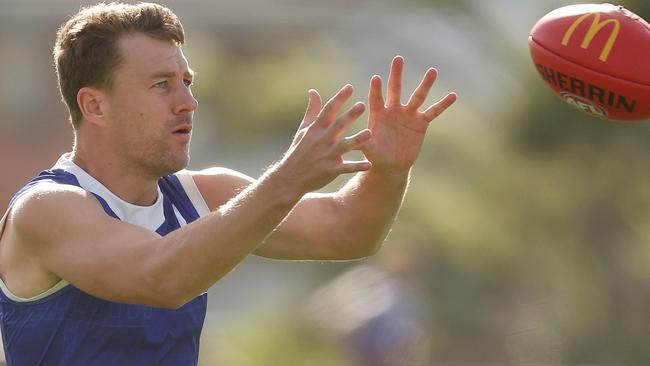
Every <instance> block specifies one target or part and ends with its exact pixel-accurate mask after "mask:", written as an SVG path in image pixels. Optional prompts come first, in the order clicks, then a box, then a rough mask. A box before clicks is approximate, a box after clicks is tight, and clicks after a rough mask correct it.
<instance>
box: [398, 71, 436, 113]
mask: <svg viewBox="0 0 650 366" xmlns="http://www.w3.org/2000/svg"><path fill="white" fill-rule="evenodd" d="M437 76H438V70H436V69H434V68H430V69H429V70H427V72H426V73H424V77H422V81H420V85H418V87H417V88H415V90H414V91H413V94H411V98H409V101H408V102H407V103H406V106H407V107H408V108H410V109H414V110H417V109H418V108H420V106H421V105H422V103H424V101H425V100H426V99H427V95H428V94H429V90H431V86H433V82H434V81H436V77H437Z"/></svg>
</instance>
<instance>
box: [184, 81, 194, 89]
mask: <svg viewBox="0 0 650 366" xmlns="http://www.w3.org/2000/svg"><path fill="white" fill-rule="evenodd" d="M183 82H184V83H185V86H187V87H188V88H189V87H190V86H192V85H194V82H193V81H192V80H189V79H185V80H183Z"/></svg>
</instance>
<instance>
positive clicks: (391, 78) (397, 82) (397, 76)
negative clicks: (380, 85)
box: [386, 56, 404, 106]
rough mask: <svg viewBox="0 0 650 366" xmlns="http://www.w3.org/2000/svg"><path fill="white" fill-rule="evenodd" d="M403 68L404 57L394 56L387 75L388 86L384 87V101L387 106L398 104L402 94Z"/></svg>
mask: <svg viewBox="0 0 650 366" xmlns="http://www.w3.org/2000/svg"><path fill="white" fill-rule="evenodd" d="M403 69H404V59H403V58H402V56H395V58H393V62H392V63H391V66H390V75H388V86H387V87H386V102H387V105H388V106H398V105H400V98H401V96H402V70H403Z"/></svg>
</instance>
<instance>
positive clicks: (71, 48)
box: [54, 3, 185, 129]
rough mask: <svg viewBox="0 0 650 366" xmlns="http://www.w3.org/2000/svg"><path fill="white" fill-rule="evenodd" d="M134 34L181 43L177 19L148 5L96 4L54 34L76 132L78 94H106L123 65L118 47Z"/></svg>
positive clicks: (64, 92)
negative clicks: (88, 90)
mask: <svg viewBox="0 0 650 366" xmlns="http://www.w3.org/2000/svg"><path fill="white" fill-rule="evenodd" d="M134 33H142V34H146V35H148V36H150V37H153V38H156V39H161V40H169V41H172V42H174V43H176V44H177V45H178V46H181V45H182V44H183V43H184V42H185V33H184V31H183V26H182V25H181V22H180V21H179V20H178V17H177V16H176V14H174V13H173V12H172V11H171V10H169V9H168V8H166V7H164V6H162V5H159V4H153V3H139V4H137V5H130V4H123V3H110V4H105V3H100V4H97V5H94V6H90V7H85V8H81V10H79V12H78V13H77V14H76V15H74V16H73V17H72V18H70V20H68V21H67V22H66V23H65V24H63V25H62V26H61V28H59V31H58V33H57V38H56V43H55V45H54V65H55V67H56V74H57V78H58V82H59V90H60V92H61V97H62V99H63V102H64V103H65V104H66V106H67V107H68V111H69V112H70V122H71V123H72V126H73V127H74V128H75V129H77V128H78V127H79V124H80V123H81V120H82V117H83V116H82V114H81V110H80V109H79V105H78V104H77V93H79V90H80V89H81V88H83V87H85V86H92V87H97V88H103V89H109V90H110V88H111V86H112V82H113V74H114V72H115V70H116V69H117V67H118V66H119V64H120V62H121V60H122V58H121V55H120V50H119V45H118V41H119V39H120V37H122V36H124V35H129V34H134Z"/></svg>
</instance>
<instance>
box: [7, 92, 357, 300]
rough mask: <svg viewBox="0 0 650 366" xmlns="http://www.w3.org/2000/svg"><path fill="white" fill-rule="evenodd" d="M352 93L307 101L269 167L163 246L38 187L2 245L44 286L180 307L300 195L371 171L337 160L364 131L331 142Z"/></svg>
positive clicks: (83, 195) (56, 190)
mask: <svg viewBox="0 0 650 366" xmlns="http://www.w3.org/2000/svg"><path fill="white" fill-rule="evenodd" d="M351 92H352V88H351V87H344V88H343V89H341V90H340V91H339V93H337V95H335V96H334V97H333V98H332V99H330V101H328V103H326V104H325V106H324V107H323V108H322V109H321V108H320V100H319V99H318V98H316V97H315V96H314V94H313V93H312V94H311V98H312V99H311V102H312V103H316V104H317V105H318V108H313V105H312V108H311V109H309V108H308V111H310V110H311V111H312V112H311V113H307V114H306V116H305V119H304V120H303V122H302V123H301V125H300V128H299V130H298V132H297V134H296V137H295V138H294V141H293V143H292V144H291V147H290V149H289V151H288V152H287V153H286V154H285V156H284V158H283V159H282V160H281V161H280V162H279V163H278V164H276V165H275V166H274V167H272V168H270V169H269V170H268V171H267V172H265V173H264V174H263V175H262V177H260V178H259V179H258V180H257V181H255V182H254V183H253V184H251V185H249V186H248V187H246V189H244V190H243V191H242V192H240V193H239V194H238V195H237V196H235V197H234V198H233V199H231V200H230V201H228V203H226V204H225V205H223V206H221V207H220V208H219V209H218V210H216V211H214V212H212V213H210V214H209V215H207V216H205V217H203V218H201V219H199V220H197V221H194V222H192V223H190V224H188V225H186V226H183V227H181V228H180V229H178V230H175V231H173V232H171V233H169V234H168V235H165V236H164V237H160V236H159V235H157V234H156V233H154V232H151V231H149V230H146V229H143V228H140V227H137V226H135V225H131V224H128V223H125V222H122V221H119V220H116V219H113V218H111V217H109V216H108V215H106V214H105V213H104V211H103V209H102V208H101V206H100V204H99V203H98V202H97V200H96V199H95V198H94V197H93V196H92V195H91V194H89V193H88V192H86V191H84V190H83V189H81V188H77V187H74V186H65V185H56V184H50V183H41V184H39V185H38V186H36V187H35V188H33V189H32V190H30V191H29V192H28V193H27V194H25V195H24V196H22V197H21V198H19V199H18V200H17V201H16V202H15V203H14V205H13V207H12V210H11V213H10V216H9V218H8V221H7V229H8V230H7V231H8V233H5V234H7V235H8V236H9V239H10V243H9V244H10V246H11V247H12V249H14V250H18V251H19V252H20V253H21V257H23V258H29V260H28V262H29V263H30V265H31V266H35V267H37V269H38V271H36V272H37V273H38V272H39V271H40V272H42V273H43V275H42V276H41V277H43V278H47V277H48V275H49V278H61V279H64V280H66V281H67V282H69V283H71V284H73V285H74V286H76V287H78V288H79V289H81V290H83V291H85V292H87V293H90V294H92V295H94V296H97V297H100V298H103V299H107V300H112V301H119V302H126V303H136V304H146V305H153V306H158V307H169V308H175V307H179V306H181V305H183V304H184V303H186V302H187V301H189V300H191V299H193V298H194V297H196V296H197V295H199V294H201V293H202V292H204V291H206V290H207V289H208V288H209V287H210V286H212V285H213V284H214V283H215V282H216V281H217V280H219V279H220V278H221V277H223V276H224V275H225V274H226V273H228V272H229V271H230V270H231V269H232V268H233V267H235V266H236V265H237V264H238V263H240V262H241V261H242V260H243V259H244V258H245V257H246V256H247V255H249V254H250V253H251V252H253V251H254V250H255V249H256V248H257V247H258V246H259V245H260V244H261V243H262V242H263V241H264V240H265V239H266V237H267V236H268V235H269V234H270V233H271V232H272V231H273V229H274V228H275V227H277V226H278V225H279V224H280V223H281V222H282V220H284V218H285V217H286V216H287V215H288V213H289V212H290V211H291V210H292V208H293V207H294V205H295V204H296V203H297V202H298V201H299V200H300V198H301V197H302V196H303V195H304V194H305V193H306V192H310V191H313V190H316V189H319V188H321V187H322V186H324V185H326V184H328V183H329V182H331V181H332V180H333V179H335V178H336V177H337V176H338V175H340V174H343V173H354V172H358V171H365V170H368V169H370V164H369V163H368V162H348V161H343V160H342V159H341V155H342V154H344V153H346V152H348V151H350V150H354V149H359V148H360V146H361V145H362V144H364V143H365V142H366V141H367V140H368V138H369V137H370V135H369V133H368V131H365V133H364V132H360V133H358V134H357V135H356V136H355V137H352V138H341V136H340V135H341V133H342V131H344V130H346V129H347V128H348V127H349V126H350V125H351V124H352V123H353V122H354V120H356V119H357V118H358V117H359V116H360V115H361V114H362V113H363V110H364V108H363V105H361V104H356V105H355V106H353V107H351V108H350V109H349V110H348V111H346V112H345V113H343V114H342V115H341V116H339V117H338V118H337V117H336V116H337V114H338V111H339V110H340V108H341V107H342V106H343V104H344V103H345V101H346V100H347V99H348V98H349V96H350V94H351ZM315 109H316V110H318V111H320V113H317V114H316V113H314V112H313V111H314V110H315ZM3 241H4V240H3ZM4 244H5V243H3V245H4ZM8 252H11V251H3V253H8ZM3 278H4V279H5V282H7V285H8V286H9V287H10V288H11V283H12V273H7V271H6V270H5V269H4V268H3ZM13 281H16V279H14V280H13Z"/></svg>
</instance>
